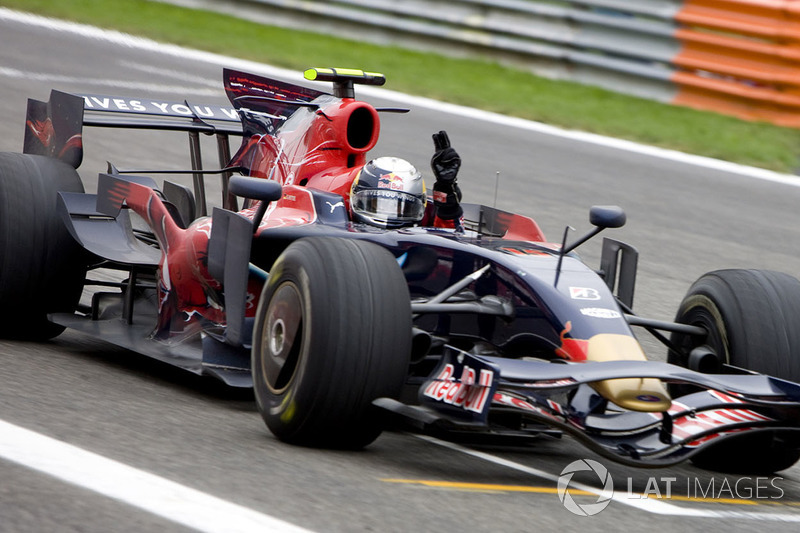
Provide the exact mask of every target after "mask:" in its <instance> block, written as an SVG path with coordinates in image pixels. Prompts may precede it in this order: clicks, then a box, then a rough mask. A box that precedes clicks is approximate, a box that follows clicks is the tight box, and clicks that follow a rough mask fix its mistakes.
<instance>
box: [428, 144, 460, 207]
mask: <svg viewBox="0 0 800 533" xmlns="http://www.w3.org/2000/svg"><path fill="white" fill-rule="evenodd" d="M433 146H434V148H435V149H436V151H435V152H434V154H433V157H432V158H431V169H432V170H433V175H434V176H436V181H435V182H434V184H433V203H434V204H435V205H436V215H437V216H438V217H439V218H441V219H442V220H453V219H456V218H461V215H463V214H464V210H463V209H461V205H460V204H459V202H460V201H461V189H459V188H458V184H457V183H456V177H457V176H458V169H459V168H461V157H459V155H458V152H456V151H455V149H454V148H453V147H452V146H450V138H449V137H448V136H447V132H446V131H440V132H439V133H434V134H433Z"/></svg>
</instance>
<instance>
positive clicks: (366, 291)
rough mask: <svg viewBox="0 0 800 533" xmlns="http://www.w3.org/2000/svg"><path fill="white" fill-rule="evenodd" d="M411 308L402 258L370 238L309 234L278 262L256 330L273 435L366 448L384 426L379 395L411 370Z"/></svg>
mask: <svg viewBox="0 0 800 533" xmlns="http://www.w3.org/2000/svg"><path fill="white" fill-rule="evenodd" d="M410 351H411V304H410V299H409V294H408V286H407V283H406V280H405V278H404V277H403V274H402V272H401V270H400V268H399V266H398V265H397V262H396V261H395V259H394V257H393V256H392V254H391V253H390V252H388V251H387V250H385V249H383V248H381V247H379V246H377V245H375V244H372V243H368V242H364V241H354V240H345V239H331V238H325V239H318V238H307V239H301V240H299V241H296V242H294V243H292V244H291V245H290V246H289V247H288V248H287V249H286V250H285V251H284V252H283V254H281V256H280V257H279V258H278V260H277V261H276V262H275V264H274V265H273V267H272V269H271V272H270V277H269V280H268V282H267V284H266V285H265V287H264V290H263V292H262V295H261V300H260V303H259V307H258V310H257V314H256V323H255V327H254V330H253V352H252V365H253V384H254V390H255V396H256V401H257V404H258V408H259V411H260V412H261V416H262V417H263V419H264V421H265V422H266V424H267V426H268V427H269V429H270V430H271V431H272V433H274V434H275V436H277V437H278V438H279V439H280V440H282V441H285V442H289V443H292V444H299V445H305V446H318V447H328V448H346V449H358V448H362V447H364V446H366V445H367V444H369V443H371V442H372V441H373V440H375V439H376V438H377V437H378V435H380V433H381V431H382V427H381V425H380V423H379V421H378V419H377V416H376V408H375V407H373V406H372V401H373V400H375V399H376V398H380V397H395V398H396V397H397V396H398V395H399V394H400V391H401V389H402V386H403V383H404V381H405V376H406V373H407V371H408V363H409V354H410Z"/></svg>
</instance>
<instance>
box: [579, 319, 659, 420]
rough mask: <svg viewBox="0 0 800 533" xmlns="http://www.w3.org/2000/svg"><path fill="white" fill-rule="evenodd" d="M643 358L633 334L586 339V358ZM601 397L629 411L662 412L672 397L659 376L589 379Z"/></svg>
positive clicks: (624, 359)
mask: <svg viewBox="0 0 800 533" xmlns="http://www.w3.org/2000/svg"><path fill="white" fill-rule="evenodd" d="M646 359H647V358H646V357H645V355H644V352H643V351H642V348H641V347H640V346H639V343H638V342H637V341H636V339H634V338H633V337H629V336H627V335H617V334H600V335H595V336H594V337H592V338H591V339H589V341H588V347H587V350H586V360H587V361H645V360H646ZM592 387H593V388H594V390H596V391H597V393H598V394H600V395H601V396H602V397H603V398H605V399H607V400H609V401H610V402H613V403H615V404H616V405H618V406H620V407H622V408H624V409H630V410H631V411H644V412H648V413H650V412H662V411H666V410H667V409H669V407H670V405H672V398H671V397H670V395H669V393H668V392H667V389H666V387H664V384H663V383H662V382H661V380H658V379H655V378H624V379H609V380H605V381H598V382H597V383H593V384H592Z"/></svg>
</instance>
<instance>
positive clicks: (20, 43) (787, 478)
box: [0, 10, 800, 533]
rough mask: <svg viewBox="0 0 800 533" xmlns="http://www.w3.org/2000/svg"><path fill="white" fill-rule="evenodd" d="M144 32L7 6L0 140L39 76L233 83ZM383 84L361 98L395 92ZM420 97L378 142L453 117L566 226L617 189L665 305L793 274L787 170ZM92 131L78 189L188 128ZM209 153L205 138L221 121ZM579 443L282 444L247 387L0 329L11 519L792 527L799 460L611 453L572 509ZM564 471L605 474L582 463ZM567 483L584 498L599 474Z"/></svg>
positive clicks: (38, 526) (262, 526)
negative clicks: (654, 461)
mask: <svg viewBox="0 0 800 533" xmlns="http://www.w3.org/2000/svg"><path fill="white" fill-rule="evenodd" d="M153 48H160V47H153V46H151V45H147V46H144V48H142V46H134V45H131V44H130V43H129V42H128V44H124V45H123V44H119V43H118V42H112V41H109V40H107V39H101V38H98V37H87V35H86V32H85V31H84V32H82V33H72V32H66V31H63V30H57V29H52V28H50V29H48V28H43V27H41V26H36V25H30V24H27V23H22V22H20V21H19V20H10V19H9V14H8V12H4V11H2V10H0V117H2V120H0V150H2V151H19V150H21V147H22V132H23V123H24V116H25V115H24V113H25V105H26V104H25V102H26V98H27V97H29V96H30V97H35V98H38V99H43V100H46V99H47V97H48V93H49V90H50V89H51V88H58V89H62V90H66V91H75V92H90V93H96V94H111V95H120V96H147V97H149V98H161V99H165V100H170V101H176V100H177V101H180V100H182V99H183V98H184V97H186V98H189V99H190V100H192V101H196V102H203V103H220V104H225V103H226V102H225V98H224V95H223V93H222V90H221V65H222V64H224V63H225V61H224V60H219V59H214V58H209V57H207V56H203V55H198V54H191V53H190V52H175V53H162V52H158V51H153V50H152V49H153ZM250 67H252V68H251V70H254V69H255V68H256V66H255V65H250ZM365 67H367V68H370V69H374V70H379V69H380V65H365ZM239 68H244V66H242V65H239ZM388 87H391V79H389V83H388ZM378 94H379V93H373V92H372V91H369V96H368V97H367V98H366V99H368V100H370V101H373V102H375V103H377V104H381V105H400V106H403V105H407V103H403V102H395V101H392V100H391V99H386V98H384V97H380V96H376V95H378ZM421 104H422V105H420V106H417V107H415V108H414V110H413V111H412V113H411V114H409V115H399V116H398V115H386V116H384V117H383V128H382V131H383V136H382V140H381V143H380V145H379V146H378V148H376V150H375V151H374V152H373V153H375V154H394V155H398V156H401V157H405V158H408V159H410V160H412V161H416V162H418V164H419V166H421V167H423V168H425V167H427V161H428V160H429V158H430V155H431V152H432V144H431V141H430V135H431V133H433V132H435V131H438V130H439V129H445V130H447V131H448V132H449V133H450V137H451V139H452V141H453V145H454V146H455V147H456V148H457V149H458V150H459V151H460V153H461V154H462V157H463V160H464V165H463V170H462V172H461V177H460V183H461V185H462V188H463V190H464V194H465V196H466V197H467V198H468V199H470V200H476V201H481V202H483V203H488V204H491V203H493V201H494V194H495V176H496V172H498V171H499V172H500V186H499V192H498V194H497V206H498V207H500V208H502V209H507V210H511V211H518V212H520V213H523V214H527V215H531V216H534V217H535V218H536V219H537V221H538V222H539V224H540V225H541V227H542V229H543V230H544V232H545V234H546V235H548V236H549V237H550V238H551V239H553V240H557V238H558V236H559V235H560V234H561V232H562V230H563V228H564V227H565V226H566V225H571V226H573V227H575V228H576V230H577V231H576V232H575V233H576V234H578V233H580V232H582V231H585V230H586V229H588V226H589V224H588V209H589V207H590V206H591V205H594V204H618V205H620V206H622V207H623V208H624V209H625V210H626V212H627V214H628V225H627V226H626V227H625V228H622V229H620V230H615V231H614V233H613V234H612V235H611V236H613V237H614V238H618V239H620V240H623V241H626V242H629V243H631V244H633V245H635V246H636V247H637V248H638V249H639V251H640V253H641V256H640V272H639V278H638V284H637V290H636V305H635V308H636V310H637V312H638V313H640V314H643V315H647V316H651V317H653V318H658V319H663V320H669V319H671V318H672V317H673V315H674V312H675V309H676V307H677V305H678V303H679V301H680V299H681V297H682V295H683V294H684V293H685V292H686V290H687V289H688V287H689V285H690V284H691V282H692V281H693V280H694V279H696V278H697V277H698V276H700V275H701V274H702V273H704V272H706V271H709V270H714V269H718V268H732V267H735V268H769V269H774V270H780V271H785V272H789V273H792V274H795V275H798V274H800V249H799V248H798V243H800V229H798V228H800V224H799V222H800V214H798V210H797V206H798V205H800V188H798V187H796V186H793V185H788V184H785V183H780V182H773V181H769V180H763V179H757V178H754V177H752V176H749V175H746V174H748V171H746V170H744V171H742V172H739V171H737V172H728V171H722V170H715V169H712V168H708V167H706V166H698V165H695V164H689V163H687V162H684V161H682V160H681V158H677V159H676V158H665V157H654V156H652V155H647V154H643V153H638V152H636V151H630V150H623V149H619V148H615V147H612V146H603V145H601V144H596V143H592V142H584V141H580V140H575V139H570V138H565V137H563V136H554V135H549V134H544V133H538V132H536V131H533V130H531V129H525V128H518V127H512V126H510V125H508V124H503V123H499V122H498V121H487V120H482V119H479V118H475V117H473V116H468V115H470V114H471V113H469V112H461V113H460V114H454V113H452V112H451V111H450V110H448V109H444V106H440V105H433V106H430V105H427V104H425V103H424V102H423V103H421ZM85 147H86V159H85V161H84V164H83V166H82V167H81V173H82V175H83V176H84V178H85V181H86V183H87V189H89V190H92V189H93V187H94V184H95V183H96V175H97V172H100V171H103V170H104V168H105V161H107V160H108V161H112V162H114V163H115V164H116V165H117V166H118V167H120V168H131V167H137V168H142V167H147V168H159V167H161V168H187V167H188V166H189V159H188V151H187V140H186V138H185V136H184V135H183V134H154V133H152V132H150V133H147V132H141V131H137V132H130V131H128V132H116V131H109V130H92V129H89V130H87V131H86V139H85ZM207 153H209V154H214V153H215V149H214V145H213V143H212V142H211V140H208V143H207ZM213 164H214V163H213V158H212V159H209V161H208V162H207V166H209V167H211V166H213ZM210 181H213V180H210ZM779 181H780V180H779ZM599 249H600V240H599V239H597V240H596V241H594V242H590V243H588V244H587V245H585V246H584V247H582V248H581V249H580V252H581V253H582V255H583V257H584V259H586V261H587V262H589V263H590V264H596V263H597V260H598V256H599ZM642 341H643V343H644V344H645V346H646V347H647V348H648V351H649V355H650V356H651V358H653V359H663V358H664V350H663V349H660V348H659V347H658V345H657V344H655V343H654V342H653V341H652V339H650V338H648V337H646V336H643V338H642ZM583 458H589V459H596V460H598V457H597V456H595V455H594V454H592V453H590V452H588V451H586V450H585V449H584V448H583V447H582V446H580V445H578V444H577V443H575V442H574V441H572V440H571V439H569V438H564V439H561V440H543V441H542V442H541V443H540V444H538V445H537V446H536V447H535V448H533V449H507V448H481V449H474V448H473V449H470V448H466V447H448V446H445V445H443V443H441V442H438V441H435V440H429V439H423V438H420V437H418V436H415V435H411V434H407V433H399V432H388V433H385V434H384V435H383V436H382V437H381V438H380V439H378V441H376V442H375V443H374V444H373V445H372V446H370V447H369V448H368V449H366V450H365V451H362V452H356V453H353V452H334V451H325V450H316V449H306V448H297V447H291V446H288V445H284V444H281V443H279V442H278V441H277V440H276V439H275V438H273V437H272V436H271V434H270V433H269V432H268V430H267V429H266V427H265V426H264V425H263V423H262V422H261V420H260V417H259V416H258V414H257V412H256V409H255V405H254V402H253V399H252V396H251V395H249V394H247V393H240V392H239V393H237V392H231V391H229V390H226V389H224V388H223V387H221V386H217V385H216V384H215V383H212V382H209V381H206V380H201V379H196V378H194V377H193V376H187V375H184V374H182V373H181V372H179V371H177V370H173V369H172V368H169V367H166V366H164V365H161V364H158V363H155V362H152V361H150V360H148V359H146V358H144V357H140V356H138V355H135V354H132V353H130V352H127V351H125V350H121V349H118V348H115V347H113V346H111V345H108V344H106V343H104V342H102V341H99V340H94V339H89V338H86V337H83V336H81V335H78V334H74V333H69V332H68V333H65V334H63V335H61V336H60V337H58V338H56V339H55V340H53V341H52V342H49V343H45V344H34V343H23V342H7V341H0V532H3V533H5V532H22V531H31V532H33V531H54V532H61V531H82V532H109V531H156V530H158V531H165V532H166V531H191V530H203V531H278V530H291V529H292V528H293V527H297V528H303V529H308V530H314V531H387V532H391V531H431V530H439V531H519V532H523V531H534V530H539V531H551V530H556V529H559V530H580V531H586V532H590V531H608V530H617V529H623V528H637V529H638V528H641V527H643V526H644V527H646V528H647V530H648V531H651V532H660V531H664V532H667V531H670V532H671V531H676V530H701V529H702V530H703V531H707V532H713V531H725V532H731V531H752V530H755V529H757V528H758V529H761V530H767V531H796V530H797V527H798V526H797V522H798V521H800V467H798V466H795V467H793V468H791V469H789V470H786V471H784V472H781V473H780V476H778V477H773V478H769V479H764V478H762V479H749V480H748V479H740V478H738V477H734V476H723V475H720V474H711V473H708V472H704V471H701V470H698V469H696V468H694V467H693V466H691V465H684V466H680V467H673V468H669V469H665V470H655V471H649V470H639V469H632V468H627V467H621V466H618V465H614V464H612V463H610V462H608V461H605V460H602V459H599V461H600V462H601V463H602V464H604V465H605V466H606V467H608V469H609V472H610V474H611V475H612V477H613V480H614V486H615V489H616V491H615V495H614V499H613V501H611V503H610V505H609V506H608V507H607V508H606V509H605V510H603V511H602V512H600V513H599V514H597V515H595V516H591V517H582V516H576V515H574V514H572V513H570V512H569V511H567V510H566V509H565V508H564V506H562V504H561V503H560V502H559V498H558V496H557V494H556V479H557V477H558V476H559V474H560V473H561V471H562V470H563V469H564V468H565V467H566V466H567V465H568V464H569V463H571V462H573V461H575V460H578V459H583ZM670 478H674V479H673V480H672V481H670ZM574 479H575V480H579V481H582V482H584V483H586V484H587V485H591V486H592V487H600V481H599V480H598V479H597V476H594V475H588V474H587V475H576V477H575V478H574ZM737 483H738V485H737ZM667 489H670V498H666V497H665V496H666V491H667ZM595 490H597V489H595ZM643 492H647V493H649V494H650V496H651V498H641V497H639V495H640V494H641V493H643ZM703 494H705V496H706V497H707V498H706V499H705V500H699V499H697V498H696V497H697V496H702V495H703ZM659 495H660V496H661V498H658V497H657V496H659ZM756 496H758V498H757V497H756ZM574 499H575V501H576V502H577V503H578V504H591V503H594V502H595V501H597V496H596V495H595V494H592V493H588V494H584V495H581V494H576V495H575V496H574Z"/></svg>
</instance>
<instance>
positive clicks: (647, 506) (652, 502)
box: [414, 435, 800, 522]
mask: <svg viewBox="0 0 800 533" xmlns="http://www.w3.org/2000/svg"><path fill="white" fill-rule="evenodd" d="M414 436H415V437H417V438H419V439H422V440H424V441H426V442H430V443H431V444H435V445H437V446H442V447H443V448H448V449H450V450H454V451H457V452H460V453H463V454H465V455H469V456H471V457H474V458H476V459H481V460H483V461H487V462H489V463H493V464H496V465H500V466H504V467H506V468H511V469H514V470H516V471H518V472H524V473H526V474H530V475H532V476H534V477H538V478H541V479H545V480H547V481H552V482H553V483H557V482H558V478H559V476H557V475H555V474H551V473H549V472H545V471H544V470H539V469H538V468H532V467H529V466H526V465H523V464H520V463H517V462H514V461H510V460H508V459H503V458H502V457H497V456H496V455H491V454H488V453H485V452H480V451H477V450H471V449H469V448H465V447H463V446H459V445H458V444H454V443H452V442H446V441H443V440H439V439H437V438H434V437H429V436H427V435H414ZM570 487H574V488H576V489H578V490H583V491H586V492H591V493H592V494H596V495H598V496H600V495H601V493H602V492H603V491H602V489H599V488H597V487H591V486H589V485H584V484H583V483H575V482H570ZM611 499H612V500H613V501H615V502H617V503H620V504H623V505H627V506H629V507H635V508H636V509H639V510H640V511H645V512H648V513H652V514H657V515H671V516H682V517H687V518H717V519H719V518H733V519H737V518H738V519H744V520H761V521H769V522H800V513H798V514H787V513H757V512H743V511H713V510H709V509H690V508H687V507H681V506H679V505H675V504H674V503H671V502H669V501H665V500H664V499H655V498H628V497H626V493H623V494H620V493H618V492H615V493H614V495H613V496H612V497H611Z"/></svg>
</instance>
